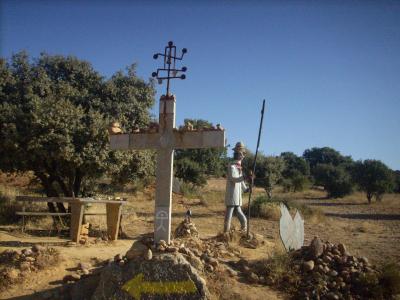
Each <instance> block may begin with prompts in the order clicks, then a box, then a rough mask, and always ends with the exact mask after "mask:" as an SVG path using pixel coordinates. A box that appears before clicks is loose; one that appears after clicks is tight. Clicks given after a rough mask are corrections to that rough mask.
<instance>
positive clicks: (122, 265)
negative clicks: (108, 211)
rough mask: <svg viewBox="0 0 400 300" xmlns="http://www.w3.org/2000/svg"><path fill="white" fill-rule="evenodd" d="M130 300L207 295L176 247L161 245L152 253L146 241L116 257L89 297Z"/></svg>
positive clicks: (196, 275)
mask: <svg viewBox="0 0 400 300" xmlns="http://www.w3.org/2000/svg"><path fill="white" fill-rule="evenodd" d="M157 248H158V249H159V250H157ZM153 251H154V254H153ZM165 251H168V252H165ZM132 298H134V299H209V292H208V290H207V287H206V282H205V280H204V279H203V278H201V277H200V275H199V274H198V272H197V271H196V270H195V269H194V268H193V267H192V265H191V264H190V263H189V262H188V261H187V260H186V259H185V257H184V256H183V255H182V254H181V253H179V252H178V248H177V247H175V246H172V245H167V244H166V243H165V242H164V243H160V244H159V245H158V246H157V247H156V248H155V249H154V248H153V250H152V249H151V248H149V247H148V245H147V241H137V242H135V243H134V244H133V246H132V248H131V249H130V250H129V251H128V252H127V253H126V255H125V256H116V257H115V260H114V262H113V263H110V264H109V265H108V266H107V267H105V268H104V269H103V270H102V272H101V275H100V281H99V284H98V286H97V289H96V291H95V293H94V294H93V297H92V299H93V300H95V299H96V300H97V299H132Z"/></svg>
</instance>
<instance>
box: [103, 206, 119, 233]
mask: <svg viewBox="0 0 400 300" xmlns="http://www.w3.org/2000/svg"><path fill="white" fill-rule="evenodd" d="M121 208H122V205H121V204H120V203H107V204H106V209H107V234H108V238H109V239H110V240H117V239H118V228H119V222H120V221H121Z"/></svg>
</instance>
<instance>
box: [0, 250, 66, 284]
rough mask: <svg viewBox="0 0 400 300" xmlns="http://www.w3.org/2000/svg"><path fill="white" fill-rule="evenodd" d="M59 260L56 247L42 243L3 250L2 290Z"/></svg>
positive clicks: (1, 268)
mask: <svg viewBox="0 0 400 300" xmlns="http://www.w3.org/2000/svg"><path fill="white" fill-rule="evenodd" d="M59 260H60V255H59V252H58V251H57V250H56V249H54V248H50V247H43V246H40V245H34V246H32V247H31V248H26V249H22V250H21V251H16V250H5V251H3V252H2V253H1V254H0V265H1V267H0V282H1V284H0V290H2V289H5V288H7V287H8V286H10V285H12V284H14V283H17V282H21V281H23V279H24V278H25V277H27V276H31V273H32V272H36V271H38V270H42V269H46V268H47V267H51V266H54V265H55V263H57V262H58V261H59Z"/></svg>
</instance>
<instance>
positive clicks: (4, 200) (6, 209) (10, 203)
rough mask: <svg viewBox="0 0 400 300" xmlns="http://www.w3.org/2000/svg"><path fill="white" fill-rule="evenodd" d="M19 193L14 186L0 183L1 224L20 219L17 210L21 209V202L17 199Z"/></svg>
mask: <svg viewBox="0 0 400 300" xmlns="http://www.w3.org/2000/svg"><path fill="white" fill-rule="evenodd" d="M18 194H19V192H18V190H17V189H16V188H14V187H12V186H4V185H0V224H9V223H14V222H16V221H18V217H17V216H16V214H15V212H16V211H18V210H20V204H19V203H17V202H16V201H15V197H16V196H17V195H18Z"/></svg>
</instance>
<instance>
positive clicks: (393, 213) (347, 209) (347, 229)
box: [0, 179, 400, 299]
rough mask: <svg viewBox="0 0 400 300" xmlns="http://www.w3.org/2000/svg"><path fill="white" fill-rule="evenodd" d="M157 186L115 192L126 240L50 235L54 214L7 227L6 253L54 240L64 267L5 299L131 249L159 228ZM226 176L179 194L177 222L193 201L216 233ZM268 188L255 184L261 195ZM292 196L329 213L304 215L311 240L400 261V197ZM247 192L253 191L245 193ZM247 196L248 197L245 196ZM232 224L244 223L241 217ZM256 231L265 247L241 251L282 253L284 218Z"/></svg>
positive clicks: (31, 294)
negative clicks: (23, 227) (122, 200)
mask: <svg viewBox="0 0 400 300" xmlns="http://www.w3.org/2000/svg"><path fill="white" fill-rule="evenodd" d="M153 191H154V189H152V188H148V189H146V190H144V191H143V192H137V193H135V194H133V195H132V194H123V195H116V196H121V197H128V201H129V204H128V205H127V206H126V207H125V208H124V210H125V211H126V212H128V213H130V215H125V216H124V217H123V220H122V225H123V230H124V233H125V235H126V237H125V238H124V239H120V240H118V241H115V242H101V243H98V244H90V245H75V246H72V247H71V246H69V247H68V246H67V244H68V238H67V237H57V236H55V235H54V233H52V235H51V236H48V231H47V230H44V229H46V228H40V226H43V227H45V224H46V222H48V221H49V220H47V221H46V220H42V221H40V222H39V223H38V222H36V223H31V224H28V231H27V233H21V231H20V229H19V226H17V225H15V226H2V227H0V252H1V251H4V250H6V249H17V250H18V249H19V250H21V249H23V248H27V247H30V246H32V245H34V244H40V245H45V246H51V247H54V248H56V249H58V250H59V251H60V253H61V256H62V258H63V260H62V262H61V263H60V264H59V265H57V266H52V267H51V268H49V269H47V270H45V271H40V272H38V273H35V274H34V273H32V276H28V277H27V279H26V280H25V281H24V282H23V283H21V284H17V285H14V286H12V287H11V288H10V289H9V290H7V291H5V292H3V293H1V294H0V299H36V298H37V297H36V296H35V295H36V294H37V293H38V292H42V291H45V290H48V289H53V288H55V287H60V286H62V284H63V283H62V279H63V277H64V276H65V275H66V274H69V273H71V270H73V269H74V268H76V266H77V264H78V263H79V262H89V263H91V264H93V263H94V262H99V261H105V260H108V259H111V258H113V257H114V256H115V255H116V254H119V253H121V254H124V253H125V252H126V251H127V250H128V249H129V247H130V246H131V245H132V242H133V240H135V239H137V238H138V237H139V235H141V234H143V233H151V232H152V231H153V211H154V200H153V198H154V196H153ZM224 191H225V181H224V180H223V179H214V180H210V181H209V183H208V185H207V186H206V188H205V189H204V190H203V191H202V193H201V195H200V196H198V197H195V196H194V197H189V198H184V197H182V196H180V195H175V194H174V197H173V219H172V223H173V228H175V227H176V226H177V225H178V223H179V222H181V221H182V219H183V217H184V214H185V212H186V210H187V209H188V208H190V209H191V210H192V214H193V217H192V221H193V222H194V223H195V224H196V226H197V229H198V231H199V234H200V238H203V239H206V238H209V237H213V236H215V235H217V234H218V233H219V232H221V230H222V228H223V218H224V203H223V196H224ZM262 193H263V191H262V190H256V191H255V197H257V194H262ZM277 193H278V195H279V196H280V197H286V198H289V199H293V200H294V201H299V202H302V203H305V204H307V205H309V206H310V207H312V208H315V209H320V210H322V211H323V212H324V213H325V217H324V218H323V219H322V220H318V221H316V220H307V219H306V221H305V244H308V243H309V241H310V240H311V239H312V238H313V237H314V236H319V237H320V238H321V239H323V240H325V241H326V240H328V241H330V242H333V243H344V244H346V246H347V248H348V250H349V251H350V253H351V254H354V255H357V256H366V257H368V259H369V260H370V261H371V262H372V263H376V264H382V263H385V262H387V261H389V260H392V261H400V197H399V195H386V196H385V197H384V199H383V202H382V203H373V204H371V205H369V204H367V202H366V199H364V198H365V197H364V195H362V194H358V193H356V194H354V195H352V196H349V197H346V198H343V199H336V200H332V199H325V198H324V196H325V194H324V192H323V191H314V190H313V191H306V192H303V193H295V194H293V193H292V194H282V193H280V192H279V191H277ZM245 198H246V197H245ZM246 202H247V198H246ZM89 209H90V210H92V211H101V210H104V207H102V206H98V207H97V206H96V205H94V206H93V207H90V208H89ZM87 221H88V222H90V223H91V224H92V225H93V228H95V229H98V230H102V229H104V226H105V217H98V216H97V217H88V219H87ZM233 226H236V228H239V222H238V221H237V220H236V219H235V220H234V221H233ZM251 231H252V232H256V233H259V234H261V235H263V236H264V238H265V240H266V246H265V247H262V248H258V249H247V248H241V247H240V250H241V251H242V257H243V258H246V259H248V260H252V259H261V258H267V257H269V256H270V255H272V254H273V253H274V252H282V251H283V247H282V244H281V242H280V239H279V221H277V220H266V219H261V218H254V219H252V220H251ZM209 279H210V280H209V288H210V291H211V293H213V295H214V297H215V298H216V299H217V298H222V299H285V298H287V295H285V294H284V293H283V292H279V291H274V290H272V289H271V288H269V287H266V286H262V285H251V284H248V283H246V282H242V280H240V278H236V277H233V278H232V277H226V278H225V277H223V278H209Z"/></svg>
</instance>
